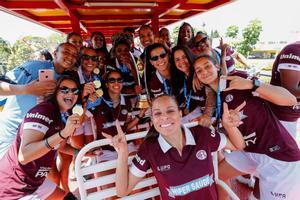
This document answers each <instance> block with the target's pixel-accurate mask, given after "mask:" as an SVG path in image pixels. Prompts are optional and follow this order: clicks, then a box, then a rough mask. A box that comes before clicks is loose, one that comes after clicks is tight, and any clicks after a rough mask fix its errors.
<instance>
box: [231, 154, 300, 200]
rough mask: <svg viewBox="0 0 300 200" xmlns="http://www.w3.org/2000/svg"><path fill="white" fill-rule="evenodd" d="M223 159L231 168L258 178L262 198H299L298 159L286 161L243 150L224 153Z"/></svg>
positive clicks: (299, 176) (266, 199) (269, 199)
mask: <svg viewBox="0 0 300 200" xmlns="http://www.w3.org/2000/svg"><path fill="white" fill-rule="evenodd" d="M225 160H226V161H227V163H228V164H230V165H231V166H232V167H233V168H235V169H237V170H239V171H241V172H244V173H247V174H254V175H255V176H256V177H258V178H259V183H260V198H261V199H262V200H273V199H274V200H299V196H300V161H294V162H286V161H281V160H276V159H274V158H271V157H269V156H267V155H265V154H258V153H249V152H244V151H234V152H232V153H225Z"/></svg>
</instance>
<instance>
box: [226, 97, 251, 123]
mask: <svg viewBox="0 0 300 200" xmlns="http://www.w3.org/2000/svg"><path fill="white" fill-rule="evenodd" d="M245 105H246V102H245V101H244V102H243V103H242V104H241V105H239V106H238V107H236V108H235V109H234V110H228V105H227V103H225V102H224V103H223V115H222V124H223V126H224V127H228V128H232V127H238V126H239V125H240V124H241V118H240V111H241V110H242V109H243V108H244V107H245Z"/></svg>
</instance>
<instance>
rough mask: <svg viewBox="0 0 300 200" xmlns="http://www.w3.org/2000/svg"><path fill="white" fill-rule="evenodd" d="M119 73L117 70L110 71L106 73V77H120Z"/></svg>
mask: <svg viewBox="0 0 300 200" xmlns="http://www.w3.org/2000/svg"><path fill="white" fill-rule="evenodd" d="M120 77H121V74H120V73H119V72H112V73H110V74H109V75H108V78H120Z"/></svg>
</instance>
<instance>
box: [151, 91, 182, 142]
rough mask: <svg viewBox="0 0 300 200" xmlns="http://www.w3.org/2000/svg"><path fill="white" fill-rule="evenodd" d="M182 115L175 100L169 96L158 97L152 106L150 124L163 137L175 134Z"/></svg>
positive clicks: (179, 127) (179, 126)
mask: <svg viewBox="0 0 300 200" xmlns="http://www.w3.org/2000/svg"><path fill="white" fill-rule="evenodd" d="M181 118H182V114H181V112H180V110H179V108H178V105H177V104H176V102H175V100H174V99H172V98H171V97H169V96H162V97H158V98H157V99H156V100H154V101H153V104H152V123H153V125H154V128H155V129H156V130H157V131H158V132H159V133H160V134H161V135H162V136H164V137H168V136H170V135H173V134H176V133H178V132H179V130H180V129H181Z"/></svg>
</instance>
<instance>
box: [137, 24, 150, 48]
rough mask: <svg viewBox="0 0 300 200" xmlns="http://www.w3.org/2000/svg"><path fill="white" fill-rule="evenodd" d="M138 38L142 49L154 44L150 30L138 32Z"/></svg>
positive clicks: (145, 29)
mask: <svg viewBox="0 0 300 200" xmlns="http://www.w3.org/2000/svg"><path fill="white" fill-rule="evenodd" d="M139 37H140V41H141V44H142V45H143V47H144V48H146V47H147V46H149V45H151V44H153V43H154V34H153V31H152V30H151V29H150V28H144V29H142V30H140V34H139Z"/></svg>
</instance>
